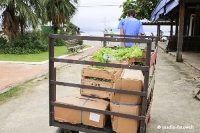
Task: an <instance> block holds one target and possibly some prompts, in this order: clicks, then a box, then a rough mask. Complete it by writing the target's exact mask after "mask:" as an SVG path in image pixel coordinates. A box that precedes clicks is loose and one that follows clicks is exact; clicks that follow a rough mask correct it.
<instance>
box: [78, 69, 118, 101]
mask: <svg viewBox="0 0 200 133" xmlns="http://www.w3.org/2000/svg"><path fill="white" fill-rule="evenodd" d="M121 73H122V69H121V68H109V67H108V68H105V69H103V70H102V69H98V68H95V67H92V66H89V67H84V68H83V69H82V73H81V75H82V79H81V83H82V84H84V85H91V86H98V87H106V88H113V84H114V82H115V81H116V80H117V79H118V78H119V77H120V75H121ZM80 92H81V94H82V95H85V96H91V97H96V98H103V99H110V95H111V92H108V91H99V90H91V89H87V88H81V91H80Z"/></svg>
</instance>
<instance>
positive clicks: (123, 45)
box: [118, 20, 125, 47]
mask: <svg viewBox="0 0 200 133" xmlns="http://www.w3.org/2000/svg"><path fill="white" fill-rule="evenodd" d="M123 21H124V20H121V21H120V22H119V25H118V29H120V35H122V36H123V38H124V29H123V25H124V24H123ZM122 47H125V43H124V42H122Z"/></svg>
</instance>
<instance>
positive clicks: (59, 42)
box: [54, 38, 66, 46]
mask: <svg viewBox="0 0 200 133" xmlns="http://www.w3.org/2000/svg"><path fill="white" fill-rule="evenodd" d="M65 45H66V43H65V40H64V39H57V38H56V39H55V40H54V46H65Z"/></svg>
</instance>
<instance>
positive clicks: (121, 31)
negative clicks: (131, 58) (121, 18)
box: [120, 28, 125, 47]
mask: <svg viewBox="0 0 200 133" xmlns="http://www.w3.org/2000/svg"><path fill="white" fill-rule="evenodd" d="M120 35H124V30H123V29H122V28H121V29H120ZM122 47H125V44H124V42H122Z"/></svg>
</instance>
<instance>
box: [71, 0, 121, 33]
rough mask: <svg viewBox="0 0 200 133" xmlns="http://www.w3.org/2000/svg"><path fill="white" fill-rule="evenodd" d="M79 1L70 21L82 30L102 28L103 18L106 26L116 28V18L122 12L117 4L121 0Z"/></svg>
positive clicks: (119, 3) (103, 25)
mask: <svg viewBox="0 0 200 133" xmlns="http://www.w3.org/2000/svg"><path fill="white" fill-rule="evenodd" d="M79 2H80V3H79V6H78V11H77V13H76V15H75V16H74V17H73V19H72V22H73V23H74V24H75V25H77V26H79V27H80V28H81V30H82V31H91V30H92V31H97V30H101V29H103V28H104V27H105V24H104V20H105V18H106V21H107V22H106V28H107V29H113V30H117V26H118V23H119V21H118V18H119V17H120V15H121V13H122V9H121V8H119V5H121V4H123V0H112V1H111V0H110V1H109V0H79ZM108 5H115V6H108ZM85 6H87V7H85Z"/></svg>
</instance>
